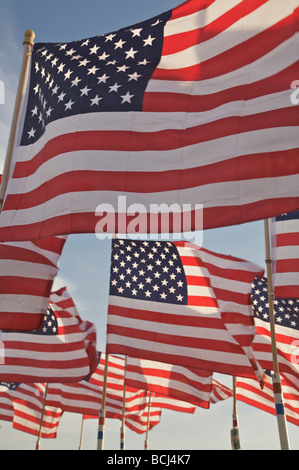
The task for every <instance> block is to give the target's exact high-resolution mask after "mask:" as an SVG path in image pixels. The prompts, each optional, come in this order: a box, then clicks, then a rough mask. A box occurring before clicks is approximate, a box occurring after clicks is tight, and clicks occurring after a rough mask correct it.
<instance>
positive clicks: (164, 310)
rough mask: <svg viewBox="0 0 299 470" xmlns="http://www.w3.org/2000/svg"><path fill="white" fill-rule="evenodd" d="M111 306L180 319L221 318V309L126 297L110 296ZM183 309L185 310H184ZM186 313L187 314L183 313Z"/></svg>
mask: <svg viewBox="0 0 299 470" xmlns="http://www.w3.org/2000/svg"><path fill="white" fill-rule="evenodd" d="M109 305H115V306H117V307H124V308H134V309H136V310H147V311H149V312H159V313H161V314H166V315H167V314H169V313H170V314H171V315H178V317H182V316H183V315H186V316H196V317H197V316H199V315H205V316H209V317H210V318H220V313H219V309H217V308H216V307H197V306H193V305H192V306H191V305H183V306H182V305H177V304H167V303H162V302H152V301H150V302H148V301H146V300H139V299H129V298H126V297H117V296H113V295H110V296H109ZM182 307H183V308H182ZM182 312H185V313H182Z"/></svg>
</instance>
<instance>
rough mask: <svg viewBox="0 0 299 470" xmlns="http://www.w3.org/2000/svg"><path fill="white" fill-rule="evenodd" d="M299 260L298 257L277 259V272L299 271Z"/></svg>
mask: <svg viewBox="0 0 299 470" xmlns="http://www.w3.org/2000/svg"><path fill="white" fill-rule="evenodd" d="M298 271H299V260H298V258H296V259H280V260H277V261H276V273H298Z"/></svg>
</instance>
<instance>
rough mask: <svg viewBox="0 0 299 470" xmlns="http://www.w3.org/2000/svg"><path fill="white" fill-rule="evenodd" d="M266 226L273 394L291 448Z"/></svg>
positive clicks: (283, 435) (286, 446)
mask: <svg viewBox="0 0 299 470" xmlns="http://www.w3.org/2000/svg"><path fill="white" fill-rule="evenodd" d="M264 227H265V246H266V266H267V282H268V303H269V315H270V331H271V344H272V358H273V373H272V383H273V394H274V401H275V410H276V417H277V424H278V432H279V437H280V445H281V450H289V449H290V447H289V438H288V431H287V423H286V416H285V411H284V403H283V394H282V387H281V379H280V374H279V365H278V356H277V345H276V334H275V316H274V315H275V313H274V301H273V299H274V294H273V282H272V259H271V248H270V232H269V221H268V219H265V220H264Z"/></svg>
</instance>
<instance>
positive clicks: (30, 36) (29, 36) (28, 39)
mask: <svg viewBox="0 0 299 470" xmlns="http://www.w3.org/2000/svg"><path fill="white" fill-rule="evenodd" d="M34 38H35V32H34V31H32V29H26V31H25V33H24V41H23V44H24V45H25V44H28V45H29V46H33V44H34V43H33V41H34Z"/></svg>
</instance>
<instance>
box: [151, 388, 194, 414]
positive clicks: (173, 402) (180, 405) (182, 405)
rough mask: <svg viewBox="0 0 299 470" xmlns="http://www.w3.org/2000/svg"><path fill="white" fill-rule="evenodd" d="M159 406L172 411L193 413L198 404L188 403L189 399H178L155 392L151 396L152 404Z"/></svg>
mask: <svg viewBox="0 0 299 470" xmlns="http://www.w3.org/2000/svg"><path fill="white" fill-rule="evenodd" d="M152 405H153V406H155V407H157V408H162V409H163V408H166V409H168V410H172V411H179V412H180V413H191V414H193V413H194V412H195V410H196V406H194V405H192V404H191V403H188V402H187V401H182V400H177V399H176V398H172V397H170V396H167V395H160V394H159V393H153V394H152V397H151V406H152Z"/></svg>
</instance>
